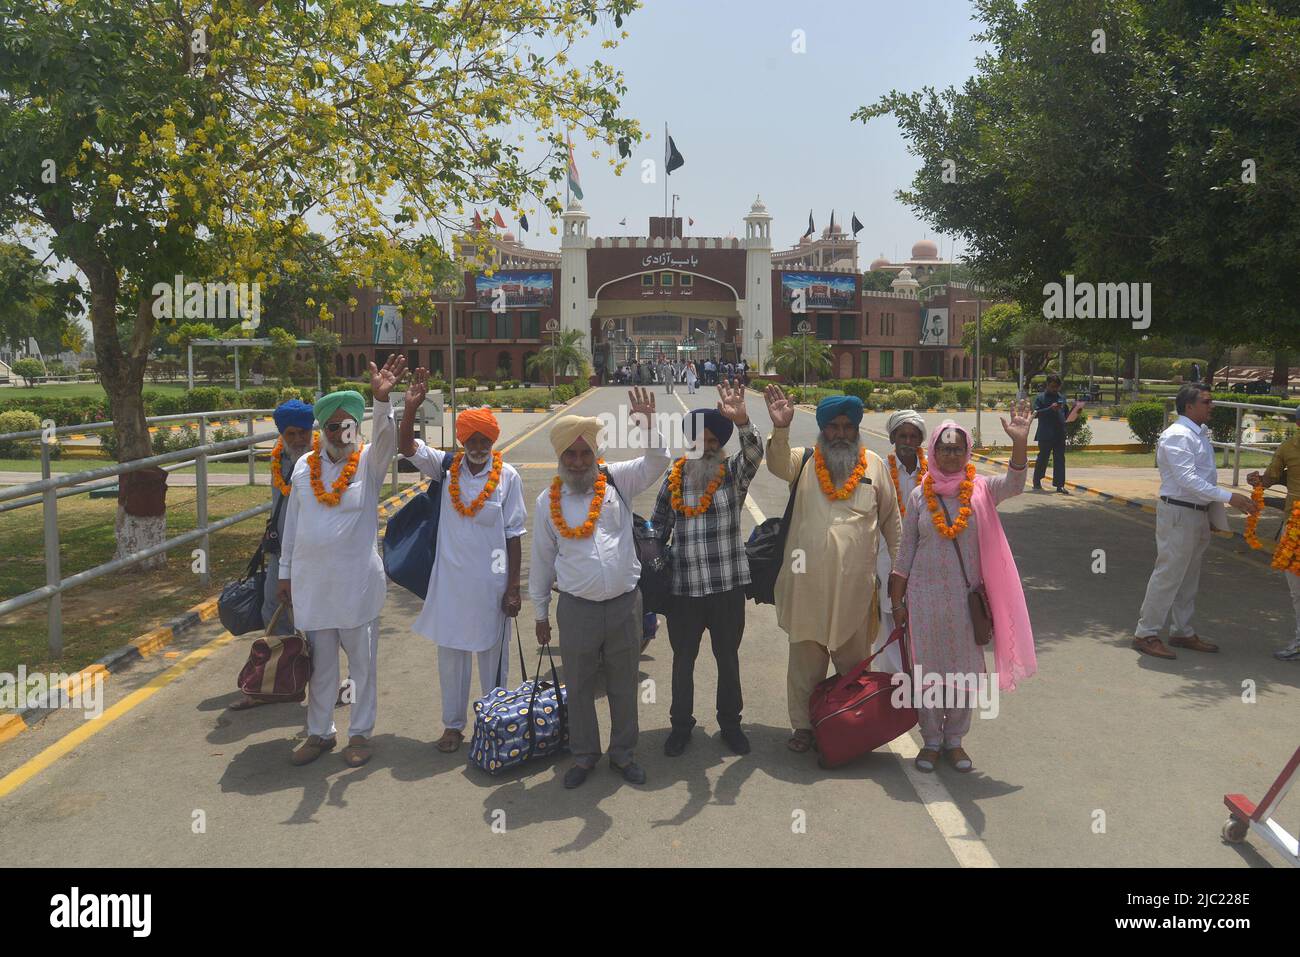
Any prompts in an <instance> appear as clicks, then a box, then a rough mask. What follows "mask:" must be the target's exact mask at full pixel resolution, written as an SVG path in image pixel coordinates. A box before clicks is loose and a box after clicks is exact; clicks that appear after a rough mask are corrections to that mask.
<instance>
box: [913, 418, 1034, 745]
mask: <svg viewBox="0 0 1300 957" xmlns="http://www.w3.org/2000/svg"><path fill="white" fill-rule="evenodd" d="M1031 421H1032V416H1031V414H1030V411H1029V404H1028V402H1022V403H1020V405H1019V406H1017V407H1016V408H1015V410H1014V411H1013V413H1012V416H1011V421H1010V422H1008V421H1007V420H1006V419H1003V420H1002V427H1003V428H1004V429H1005V430H1006V433H1007V435H1008V436H1009V437H1010V438H1011V442H1012V451H1011V462H1010V469H1009V471H1007V472H1005V473H1003V474H1000V475H996V476H992V477H987V476H983V475H976V476H975V480H974V490H973V493H972V496H971V515H970V516H969V518H968V521H967V527H966V528H965V530H964V531H962V532H960V533H958V535H957V537H956V539H949V538H947V537H946V536H944V535H941V534H940V533H939V531H938V530H937V529H936V527H935V525H934V521H933V518H932V516H931V513H930V509H929V505H928V503H927V502H926V498H925V490H926V487H927V486H930V485H931V483H932V486H931V487H932V489H933V493H934V495H935V498H936V501H940V502H942V503H943V505H944V506H946V507H947V511H948V514H947V516H944V514H943V510H942V508H940V511H939V517H940V518H942V519H943V520H944V522H945V524H947V525H952V523H953V522H955V521H956V519H957V517H958V509H959V508H960V507H961V505H960V502H959V501H958V496H959V494H960V484H961V482H963V481H965V478H966V475H965V470H966V464H967V463H968V462H969V461H970V457H971V452H972V447H971V436H970V433H969V432H967V431H966V430H965V429H963V428H962V427H961V426H959V425H958V424H957V423H956V422H953V421H952V420H947V421H945V422H943V423H942V424H941V425H940V426H939V427H938V428H937V429H935V430H934V433H933V434H932V435H931V436H930V477H929V479H927V481H926V483H924V484H922V485H918V486H917V487H916V488H914V489H913V490H912V493H911V495H910V496H909V497H908V502H907V512H906V516H905V518H904V519H903V540H902V544H901V545H900V546H899V550H898V561H896V562H895V563H894V570H893V573H892V574H891V575H890V588H889V594H890V600H891V604H892V605H893V606H894V621H895V622H896V623H899V624H907V625H908V633H909V638H910V641H911V649H912V659H913V668H914V673H913V676H912V677H913V678H914V677H915V669H916V668H919V669H920V673H921V675H922V676H923V677H922V684H923V685H924V684H926V683H927V682H928V681H933V680H939V681H942V682H943V683H944V684H945V685H946V686H947V687H948V689H949V691H948V694H947V695H946V696H945V699H944V703H945V704H946V705H951V704H953V703H954V702H953V700H952V699H953V697H954V695H953V693H952V691H951V689H953V688H956V687H958V686H959V685H960V686H962V687H963V689H964V690H967V691H968V692H969V690H971V689H973V688H974V687H975V684H974V682H975V681H976V680H987V679H986V678H984V675H985V672H986V665H985V661H984V648H983V647H981V646H980V645H977V644H976V643H975V631H974V626H973V625H972V624H971V613H970V608H969V606H968V604H967V597H966V596H967V591H968V589H967V586H966V581H967V580H969V582H970V587H971V588H974V587H975V586H976V585H977V584H979V583H980V582H981V581H983V583H984V585H985V588H986V589H987V591H988V596H989V606H990V608H991V610H992V612H993V642H992V645H993V651H994V662H995V666H996V673H997V676H998V686H999V690H1001V691H1011V690H1014V688H1015V686H1016V682H1017V681H1018V680H1020V679H1023V678H1027V677H1029V676H1030V675H1032V674H1033V673H1034V671H1035V670H1036V669H1037V663H1036V661H1035V658H1034V644H1033V633H1032V631H1031V630H1030V626H1029V614H1028V611H1027V609H1026V607H1025V596H1024V591H1023V589H1022V588H1021V586H1020V573H1019V571H1018V570H1017V569H1016V564H1015V560H1014V559H1013V558H1012V556H1011V549H1010V546H1008V545H1007V540H1006V535H1005V534H1004V533H1003V530H1002V523H1001V521H1000V520H999V519H998V514H997V505H998V503H1000V502H1002V501H1004V500H1006V499H1008V498H1010V497H1011V496H1013V495H1019V494H1020V493H1021V492H1023V491H1024V488H1025V466H1026V463H1027V458H1026V446H1027V444H1028V438H1029V424H1030V422H1031ZM954 541H955V542H956V545H957V548H960V549H961V559H960V562H959V560H958V557H957V548H954V547H953V543H954ZM962 564H964V565H965V577H964V578H963V575H962ZM904 598H906V604H903V601H904ZM900 611H901V612H902V614H901V617H900ZM934 675H938V676H940V677H939V678H938V679H933V678H931V677H930V676H934ZM962 705H963V706H961V707H922V708H920V709H919V714H920V723H921V735H922V737H923V738H924V741H925V747H924V748H923V749H922V750H921V752H920V754H918V755H917V757H916V766H917V768H918V769H919V770H922V771H933V770H934V768H935V764H936V763H937V761H938V759H939V755H940V752H941V751H942V753H943V754H945V755H946V756H947V758H948V760H949V762H950V763H951V764H952V766H953V767H954V768H956V769H957V770H958V771H970V770H971V768H972V766H973V765H972V762H971V759H970V756H969V755H968V754H967V753H966V752H965V750H964V749H963V748H962V739H963V738H964V737H965V735H966V733H967V732H968V731H969V730H970V724H971V718H972V716H973V714H974V707H973V705H971V703H970V694H969V693H967V695H966V700H965V701H964V702H962Z"/></svg>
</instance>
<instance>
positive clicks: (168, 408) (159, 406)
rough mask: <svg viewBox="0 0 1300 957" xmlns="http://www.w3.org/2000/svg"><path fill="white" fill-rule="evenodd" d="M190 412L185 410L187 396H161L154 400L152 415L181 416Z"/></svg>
mask: <svg viewBox="0 0 1300 957" xmlns="http://www.w3.org/2000/svg"><path fill="white" fill-rule="evenodd" d="M186 411H188V410H187V409H186V408H185V396H183V395H160V396H158V398H156V399H154V402H153V411H151V412H150V413H149V414H150V415H180V414H181V413H182V412H186Z"/></svg>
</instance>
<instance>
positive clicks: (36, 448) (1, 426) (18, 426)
mask: <svg viewBox="0 0 1300 957" xmlns="http://www.w3.org/2000/svg"><path fill="white" fill-rule="evenodd" d="M40 427H41V417H40V416H38V415H37V414H36V413H35V412H28V411H25V410H23V409H13V410H11V411H9V412H0V435H4V434H6V433H8V432H31V431H33V430H36V429H39V428H40ZM57 448H58V443H52V447H51V449H50V452H51V454H52V455H53V454H54V452H55V450H56V449H57ZM40 450H41V440H40V439H39V438H36V439H10V440H8V441H4V442H0V458H6V459H26V458H34V457H36V456H39V455H40Z"/></svg>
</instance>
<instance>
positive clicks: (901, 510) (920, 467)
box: [889, 449, 929, 515]
mask: <svg viewBox="0 0 1300 957" xmlns="http://www.w3.org/2000/svg"><path fill="white" fill-rule="evenodd" d="M916 461H917V465H916V480H917V481H918V482H923V481H925V476H926V473H927V472H928V471H929V469H928V468H927V466H926V464H925V453H924V452H922V451H921V450H920V449H917V450H916ZM889 478H890V480H891V481H893V483H894V498H896V499H898V514H899V515H906V514H907V503H906V502H904V501H903V493H902V491H901V490H900V489H899V487H898V459H896V458H894V453H893V452H890V453H889Z"/></svg>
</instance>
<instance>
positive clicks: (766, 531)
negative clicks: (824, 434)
mask: <svg viewBox="0 0 1300 957" xmlns="http://www.w3.org/2000/svg"><path fill="white" fill-rule="evenodd" d="M812 454H813V450H812V449H804V450H803V461H802V462H800V463H799V474H798V475H796V476H795V480H794V482H793V483H791V485H790V498H789V499H787V500H786V503H785V514H784V515H782V516H781V517H780V518H769V519H768V520H767V521H765V522H764V523H763V524H762V525H758V526H756V527H755V528H754V530H753V531H752V532H750V533H749V540H748V541H746V542H745V558H746V559H747V560H748V561H749V584H748V585H746V586H745V597H746V598H752V599H753V600H754V603H755V604H756V605H775V604H776V579H777V577H778V576H779V575H780V574H781V566H782V565H784V564H785V542H786V538H787V537H788V536H789V534H790V516H791V515H792V514H794V499H795V495H796V494H798V492H799V480H800V479H801V478H803V473H804V468H805V467H806V466H807V465H808V460H809V459H810V458H812Z"/></svg>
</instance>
